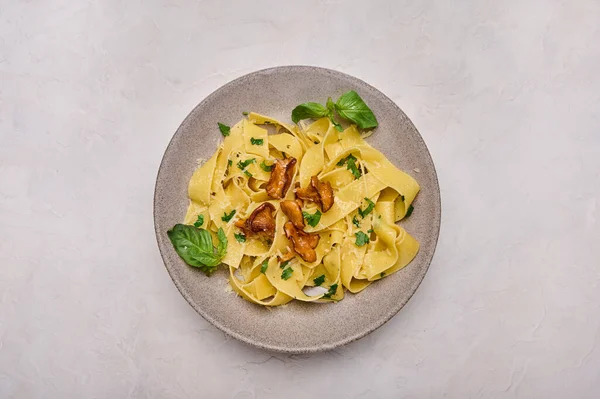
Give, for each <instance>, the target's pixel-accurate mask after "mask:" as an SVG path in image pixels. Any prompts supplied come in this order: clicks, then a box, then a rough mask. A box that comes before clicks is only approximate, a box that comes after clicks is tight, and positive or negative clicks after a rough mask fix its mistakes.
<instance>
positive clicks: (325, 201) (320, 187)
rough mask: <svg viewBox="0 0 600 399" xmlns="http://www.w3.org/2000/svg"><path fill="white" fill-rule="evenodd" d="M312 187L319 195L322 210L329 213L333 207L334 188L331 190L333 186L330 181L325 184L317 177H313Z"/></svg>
mask: <svg viewBox="0 0 600 399" xmlns="http://www.w3.org/2000/svg"><path fill="white" fill-rule="evenodd" d="M310 185H311V186H312V187H313V188H314V189H315V191H316V192H317V193H319V198H320V199H321V210H322V211H323V212H327V211H328V210H329V209H331V207H332V206H333V188H331V184H330V183H329V182H328V181H327V182H324V183H323V182H321V181H319V178H318V177H317V176H313V177H311V178H310Z"/></svg>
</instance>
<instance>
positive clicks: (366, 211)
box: [358, 198, 375, 218]
mask: <svg viewBox="0 0 600 399" xmlns="http://www.w3.org/2000/svg"><path fill="white" fill-rule="evenodd" d="M365 201H367V203H368V204H369V206H367V207H366V208H365V210H364V211H363V210H362V209H360V208H358V214H359V215H360V216H361V217H362V218H364V217H365V216H367V215H368V214H369V213H371V211H373V208H375V203H374V202H373V201H371V200H370V199H368V198H365Z"/></svg>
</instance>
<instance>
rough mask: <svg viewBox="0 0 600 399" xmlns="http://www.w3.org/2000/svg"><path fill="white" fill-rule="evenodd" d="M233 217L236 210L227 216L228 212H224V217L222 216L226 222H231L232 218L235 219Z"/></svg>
mask: <svg viewBox="0 0 600 399" xmlns="http://www.w3.org/2000/svg"><path fill="white" fill-rule="evenodd" d="M233 215H235V209H234V210H233V211H231V212H230V213H229V215H228V214H227V212H223V216H221V220H222V221H224V222H229V221H230V220H231V218H232V217H233Z"/></svg>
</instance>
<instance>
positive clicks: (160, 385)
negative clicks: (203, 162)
mask: <svg viewBox="0 0 600 399" xmlns="http://www.w3.org/2000/svg"><path fill="white" fill-rule="evenodd" d="M249 4H252V6H250V5H249ZM285 64H311V65H318V66H324V67H328V68H334V69H337V70H340V71H342V72H346V73H349V74H352V75H355V76H357V77H359V78H362V79H364V80H366V81H367V82H368V83H370V84H372V85H374V86H376V87H378V88H379V89H381V90H382V91H383V92H384V93H386V94H387V95H388V96H390V97H391V98H392V99H393V100H394V101H396V102H397V103H398V105H400V107H401V108H403V109H404V110H405V111H406V113H407V114H408V115H409V116H410V117H411V118H412V120H413V121H414V123H415V124H416V126H417V127H418V129H419V130H420V131H421V134H422V135H423V137H424V139H425V141H426V142H427V144H428V146H429V148H430V150H431V153H432V155H433V158H434V161H435V163H436V166H437V169H438V173H439V178H440V185H441V190H442V204H443V212H442V218H443V224H442V231H441V237H440V242H439V246H438V251H437V253H436V256H435V258H434V261H433V263H432V265H431V268H430V271H429V273H428V275H427V277H426V278H425V280H424V282H423V284H422V285H421V287H420V289H419V290H418V291H417V293H416V294H415V296H414V297H413V299H412V300H411V301H410V302H409V304H408V305H407V306H406V307H405V308H404V310H403V311H401V312H400V314H398V315H397V316H396V317H395V318H393V319H392V321H390V322H389V323H388V324H386V325H385V326H384V327H382V328H381V329H380V330H378V331H376V332H375V333H373V334H371V335H370V336H368V337H366V338H364V339H362V340H360V341H358V342H355V343H353V344H351V345H348V346H346V347H343V348H341V349H339V350H336V351H333V352H329V353H322V354H317V355H310V356H309V355H306V356H285V355H277V354H271V353H265V352H262V351H260V350H256V349H253V348H251V347H248V346H245V345H243V344H240V343H238V342H236V341H234V340H232V339H230V338H228V337H227V336H225V335H224V334H223V333H221V332H219V331H218V330H216V329H215V328H214V327H212V326H211V325H209V324H208V323H207V322H205V321H204V320H203V319H202V318H201V317H200V316H198V315H197V314H196V313H195V312H194V311H193V310H192V308H191V307H190V306H188V304H187V303H186V302H185V301H184V299H183V298H182V297H181V296H180V294H179V292H178V291H177V290H176V288H175V286H174V285H173V283H172V282H171V280H170V279H169V277H168V275H167V272H166V270H165V268H164V267H163V265H162V262H161V259H160V256H159V253H158V250H157V245H156V243H155V238H154V231H153V221H152V196H153V188H154V179H155V175H156V171H157V168H158V165H159V162H160V159H161V156H162V154H163V151H164V149H165V147H166V145H167V143H168V141H169V139H170V138H171V135H172V134H173V133H174V131H175V129H176V128H177V126H178V125H179V123H180V122H181V121H182V120H183V118H184V117H185V116H186V115H187V113H188V112H189V111H190V110H191V109H192V108H193V107H194V106H195V105H196V104H197V103H198V102H199V101H200V100H202V99H203V98H204V97H205V96H206V95H207V94H209V93H210V92H211V91H213V90H215V89H216V88H218V87H219V86H221V85H222V84H224V83H226V82H228V81H229V80H231V79H233V78H236V77H238V76H241V75H243V74H245V73H248V72H251V71H254V70H256V69H260V68H264V67H270V66H275V65H285ZM599 203H600V1H598V0H572V1H566V0H539V1H534V0H511V1H492V0H485V1H483V0H480V1H476V0H472V1H446V0H444V1H441V0H440V1H432V0H420V1H417V0H415V1H411V0H404V1H392V0H390V1H369V2H367V1H316V0H304V1H302V2H284V1H252V2H241V1H239V2H222V1H200V2H192V1H167V0H136V1H133V0H132V1H126V0H123V1H115V0H96V1H87V0H86V1H84V0H77V1H74V0H62V1H57V0H54V1H50V0H48V1H42V0H29V1H25V0H22V1H18V0H12V1H11V0H0V397H1V398H92V397H97V398H111V399H112V398H128V397H132V398H187V397H191V398H200V397H202V398H230V397H231V398H240V399H242V398H243V399H247V398H284V397H285V398H305V397H324V398H460V399H462V398H513V397H514V398H598V397H599V396H600V349H599V348H598V347H599V346H600V287H599V283H600V221H599V220H598V219H599V218H600V215H599V209H598V208H599V206H600V204H599Z"/></svg>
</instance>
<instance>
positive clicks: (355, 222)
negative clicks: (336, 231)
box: [352, 215, 360, 227]
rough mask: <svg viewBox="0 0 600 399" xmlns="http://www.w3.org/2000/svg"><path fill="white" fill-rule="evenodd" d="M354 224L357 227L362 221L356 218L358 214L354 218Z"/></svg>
mask: <svg viewBox="0 0 600 399" xmlns="http://www.w3.org/2000/svg"><path fill="white" fill-rule="evenodd" d="M352 224H353V225H355V226H356V227H360V222H359V221H358V219H357V218H356V215H354V217H353V218H352Z"/></svg>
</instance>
